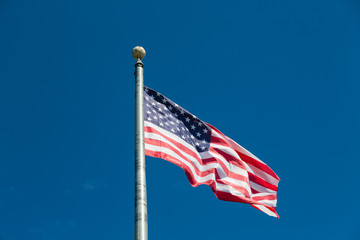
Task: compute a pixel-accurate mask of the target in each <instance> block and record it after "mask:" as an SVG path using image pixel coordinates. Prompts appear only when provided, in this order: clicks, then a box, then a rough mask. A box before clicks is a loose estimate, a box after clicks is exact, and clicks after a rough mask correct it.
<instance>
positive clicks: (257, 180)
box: [248, 172, 278, 191]
mask: <svg viewBox="0 0 360 240" xmlns="http://www.w3.org/2000/svg"><path fill="white" fill-rule="evenodd" d="M248 175H249V180H250V181H251V182H254V183H256V184H258V185H260V186H263V187H264V188H268V189H271V190H273V191H277V190H278V188H277V186H275V185H273V184H270V183H268V182H266V181H265V180H264V179H262V178H260V177H258V176H256V175H254V174H252V173H251V172H248Z"/></svg>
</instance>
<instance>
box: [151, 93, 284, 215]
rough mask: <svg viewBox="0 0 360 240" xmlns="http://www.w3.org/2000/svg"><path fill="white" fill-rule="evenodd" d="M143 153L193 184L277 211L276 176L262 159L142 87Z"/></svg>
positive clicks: (229, 198) (227, 198)
mask: <svg viewBox="0 0 360 240" xmlns="http://www.w3.org/2000/svg"><path fill="white" fill-rule="evenodd" d="M144 133H145V154H146V155H147V156H151V157H157V158H162V159H164V160H167V161H169V162H171V163H174V164H176V165H177V166H179V167H181V168H182V169H183V170H184V171H185V173H186V176H187V178H188V180H189V181H190V184H191V185H192V186H193V187H196V186H198V185H201V184H206V185H209V186H210V187H211V189H212V190H213V192H214V193H215V195H216V196H217V198H219V199H221V200H225V201H232V202H241V203H247V204H251V206H253V207H254V208H257V209H259V210H260V211H263V212H265V213H267V214H268V215H270V216H274V217H279V216H278V214H277V213H276V202H277V197H276V194H277V190H278V183H279V180H280V179H279V177H278V176H277V175H276V174H275V173H274V171H272V170H271V169H270V168H269V167H268V166H267V165H266V164H265V163H264V162H262V161H261V160H260V159H258V158H257V157H255V156H254V155H253V154H251V153H250V152H249V151H247V150H246V149H245V148H243V147H241V146H240V145H239V144H237V143H236V142H235V141H233V140H232V139H231V138H229V137H227V136H225V135H224V134H223V133H221V132H220V131H219V130H217V129H216V128H215V127H213V126H211V125H210V124H208V123H205V122H203V121H202V120H200V119H199V118H197V117H196V116H195V115H193V114H191V113H190V112H188V111H186V110H185V109H184V108H182V107H180V106H179V105H177V104H176V103H174V102H173V101H171V100H170V99H168V98H166V97H165V96H163V95H162V94H160V93H159V92H156V91H154V90H152V89H150V88H148V87H144Z"/></svg>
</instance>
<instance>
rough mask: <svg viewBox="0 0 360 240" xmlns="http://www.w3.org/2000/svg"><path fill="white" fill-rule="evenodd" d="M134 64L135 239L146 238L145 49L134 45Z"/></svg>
mask: <svg viewBox="0 0 360 240" xmlns="http://www.w3.org/2000/svg"><path fill="white" fill-rule="evenodd" d="M132 55H133V57H134V58H135V59H136V60H137V61H136V64H135V235H134V239H135V240H148V218H147V198H146V172H145V144H144V110H143V109H144V108H143V103H144V99H143V92H144V76H143V66H144V65H143V63H142V62H141V59H143V58H144V57H145V50H144V48H142V47H139V46H138V47H135V48H134V49H133V51H132Z"/></svg>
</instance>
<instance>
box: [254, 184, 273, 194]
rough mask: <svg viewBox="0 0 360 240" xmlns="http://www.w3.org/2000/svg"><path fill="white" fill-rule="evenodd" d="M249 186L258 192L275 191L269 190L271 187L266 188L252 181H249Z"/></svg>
mask: <svg viewBox="0 0 360 240" xmlns="http://www.w3.org/2000/svg"><path fill="white" fill-rule="evenodd" d="M250 186H251V188H252V189H254V190H256V191H258V192H261V193H272V194H275V193H276V191H274V190H271V189H269V188H266V187H263V186H261V185H259V184H257V183H254V182H252V181H250Z"/></svg>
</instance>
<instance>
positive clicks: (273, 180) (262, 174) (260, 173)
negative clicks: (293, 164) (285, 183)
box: [245, 163, 279, 186]
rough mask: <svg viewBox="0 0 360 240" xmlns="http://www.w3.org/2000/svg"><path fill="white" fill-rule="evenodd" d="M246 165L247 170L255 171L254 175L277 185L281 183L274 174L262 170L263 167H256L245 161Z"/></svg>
mask: <svg viewBox="0 0 360 240" xmlns="http://www.w3.org/2000/svg"><path fill="white" fill-rule="evenodd" d="M245 166H246V170H248V171H249V172H251V173H253V174H254V175H256V176H258V177H260V178H262V179H264V180H265V181H266V182H268V183H270V184H273V185H275V186H278V185H279V180H277V179H276V178H274V177H273V176H271V175H269V174H267V173H266V172H264V171H262V170H261V169H259V168H257V167H254V166H253V165H251V164H248V163H245ZM249 168H250V169H249Z"/></svg>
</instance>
